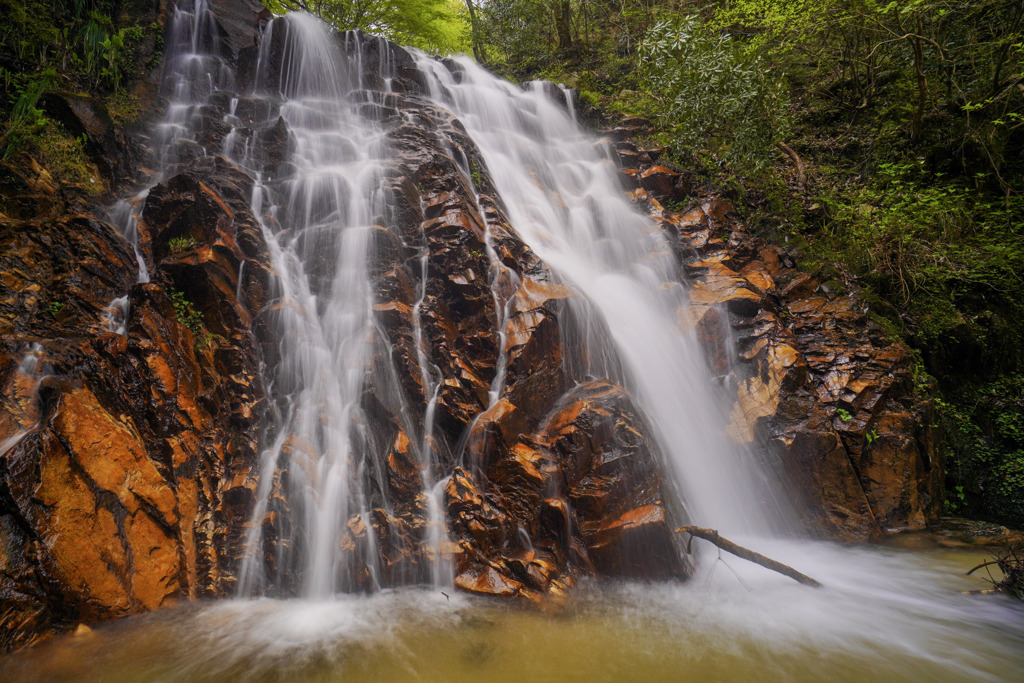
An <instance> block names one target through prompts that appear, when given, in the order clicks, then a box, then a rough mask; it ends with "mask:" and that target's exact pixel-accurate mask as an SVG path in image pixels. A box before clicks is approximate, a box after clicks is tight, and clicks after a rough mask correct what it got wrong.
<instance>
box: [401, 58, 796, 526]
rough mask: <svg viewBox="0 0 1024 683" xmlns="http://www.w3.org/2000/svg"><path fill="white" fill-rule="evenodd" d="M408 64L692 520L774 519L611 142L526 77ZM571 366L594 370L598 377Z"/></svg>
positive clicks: (670, 260)
mask: <svg viewBox="0 0 1024 683" xmlns="http://www.w3.org/2000/svg"><path fill="white" fill-rule="evenodd" d="M416 57H417V62H418V64H419V67H420V69H421V70H422V72H423V73H424V74H425V75H426V77H427V83H428V87H429V90H430V94H431V97H432V98H433V99H434V101H435V102H436V103H437V104H439V105H440V106H444V107H450V108H451V109H452V111H453V112H454V113H455V114H456V115H457V116H458V117H459V119H460V120H461V121H462V122H463V124H465V126H466V129H467V131H468V132H469V134H470V136H471V137H472V138H473V140H474V142H475V143H476V145H477V146H478V148H479V149H480V151H481V153H482V155H483V157H484V159H485V161H486V163H487V167H488V169H489V170H490V173H491V176H492V179H493V181H494V184H495V185H496V187H497V189H498V192H499V194H500V195H501V197H502V198H503V199H504V202H505V205H506V207H507V208H508V212H509V217H510V219H511V221H512V224H513V226H514V227H515V228H516V230H517V231H518V232H519V234H520V235H521V236H522V237H523V239H524V241H525V242H526V243H527V244H528V245H529V246H530V247H531V248H532V249H533V250H534V251H535V252H536V253H537V254H538V255H539V256H540V257H541V259H543V260H544V262H545V263H546V264H547V265H548V266H549V267H551V269H552V270H553V271H555V272H556V273H557V274H558V275H560V276H561V277H562V278H564V279H565V280H566V281H568V282H569V283H571V284H572V285H573V286H574V287H575V288H576V289H577V290H578V291H579V292H580V293H582V295H583V297H584V299H585V305H584V306H582V307H580V310H577V311H576V317H577V318H579V319H581V320H582V321H583V325H582V326H583V328H584V329H589V330H597V331H599V332H600V331H605V330H606V331H607V333H608V334H610V336H611V341H612V345H613V350H612V355H614V356H615V357H616V358H617V360H618V361H619V363H621V365H622V366H624V368H625V369H626V374H627V378H626V382H627V385H628V386H630V387H631V389H632V390H633V392H634V394H635V396H636V397H637V399H638V401H639V403H640V405H641V406H642V408H643V410H644V412H645V413H646V414H647V416H648V419H649V420H650V421H651V423H652V425H653V426H654V428H655V430H656V432H657V435H658V437H659V439H658V440H659V442H660V445H661V447H662V450H663V452H664V453H665V454H666V455H667V457H668V461H669V464H670V466H671V468H672V471H673V473H674V475H675V477H676V481H677V483H678V484H679V486H680V488H681V490H682V494H683V498H684V500H685V504H686V507H687V509H688V512H689V515H690V517H691V518H692V519H693V521H694V522H695V523H698V524H703V525H706V526H713V527H715V528H719V529H722V530H725V531H730V532H750V531H763V530H766V529H768V528H771V526H772V525H775V524H778V523H779V521H780V515H782V514H783V513H782V510H783V507H782V506H781V505H779V504H778V502H777V501H775V500H773V499H770V497H769V496H770V494H769V492H770V490H771V489H770V488H766V487H765V486H764V485H763V484H762V483H761V481H760V478H759V476H758V472H757V470H756V467H754V466H753V464H752V462H751V461H750V458H749V457H747V454H745V453H743V452H741V451H739V450H738V449H735V448H731V447H730V446H729V444H728V443H727V442H726V441H725V439H724V438H722V437H723V434H724V427H725V421H724V420H723V415H724V411H723V410H722V405H721V402H720V398H719V397H717V396H716V395H715V391H714V387H713V385H712V383H711V378H710V376H709V374H708V372H707V370H706V366H705V363H704V359H703V355H702V352H701V349H700V345H699V342H698V341H697V339H696V337H695V335H694V334H693V333H692V332H686V331H684V330H683V329H682V326H681V320H684V319H685V315H686V311H687V310H688V302H687V295H686V290H685V288H684V287H682V286H680V282H681V279H682V278H681V275H680V273H679V271H678V267H677V266H676V263H675V259H674V257H673V255H672V251H671V249H670V247H669V245H668V243H667V241H666V240H665V238H664V236H663V235H662V234H661V233H660V231H659V230H658V229H657V228H656V227H655V226H654V225H653V224H652V223H651V221H650V219H648V218H647V217H645V216H642V215H640V214H639V213H638V211H637V210H636V209H635V208H634V207H633V206H632V205H631V204H630V203H629V202H628V200H627V199H626V197H625V194H624V192H623V191H622V190H621V188H620V186H619V182H618V179H617V167H616V165H615V163H614V162H613V152H611V150H610V148H608V147H607V146H605V145H602V144H600V143H598V142H597V141H595V140H594V139H593V138H592V137H591V136H590V135H588V134H587V133H585V132H584V131H583V130H582V129H581V128H580V127H579V126H578V124H577V123H576V122H575V121H574V120H573V118H572V110H571V106H572V105H571V97H569V95H568V93H565V94H564V95H563V97H564V98H565V99H564V102H568V103H569V104H568V107H569V109H568V111H567V109H566V104H564V103H560V102H556V101H555V99H553V98H552V97H550V96H549V95H548V93H547V90H546V89H545V88H544V87H543V86H542V85H541V84H539V83H538V84H534V85H533V86H532V87H530V88H528V89H526V90H523V89H520V88H517V87H515V86H513V85H512V84H510V83H508V82H506V81H502V80H500V79H498V78H495V77H494V76H493V75H491V74H490V73H488V72H487V71H485V70H484V69H482V68H481V67H479V66H478V65H476V63H475V62H473V61H472V60H471V59H469V58H465V57H463V58H459V59H457V60H456V64H457V70H456V71H455V72H453V70H450V69H449V68H447V67H445V66H444V65H442V64H441V63H440V62H438V61H436V60H434V59H432V58H430V57H429V56H427V55H426V54H424V53H417V55H416ZM455 73H457V77H456V75H455ZM590 316H597V319H596V320H588V318H589V317H590ZM570 343H572V344H590V345H600V344H601V340H600V339H595V338H593V337H592V338H591V339H576V340H570ZM584 372H585V374H590V375H594V376H606V375H608V373H609V369H608V368H607V367H590V368H586V369H585V370H584Z"/></svg>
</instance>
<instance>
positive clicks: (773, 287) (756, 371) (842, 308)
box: [608, 121, 942, 539]
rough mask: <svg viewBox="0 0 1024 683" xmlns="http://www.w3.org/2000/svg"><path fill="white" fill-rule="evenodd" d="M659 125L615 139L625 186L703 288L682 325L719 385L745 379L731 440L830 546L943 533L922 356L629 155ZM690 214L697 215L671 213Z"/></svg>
mask: <svg viewBox="0 0 1024 683" xmlns="http://www.w3.org/2000/svg"><path fill="white" fill-rule="evenodd" d="M647 125H649V124H647V123H646V122H644V121H633V122H626V123H625V124H624V125H622V126H620V127H619V128H617V129H615V130H612V131H608V134H609V135H610V136H612V137H613V139H615V140H617V142H616V148H617V150H618V153H619V155H620V158H621V159H622V161H623V166H624V168H623V171H622V173H623V176H624V184H625V185H626V187H627V188H628V190H629V191H630V192H631V194H632V196H633V198H634V200H635V201H636V202H637V203H638V204H640V205H641V206H643V207H644V208H645V209H646V210H647V211H648V212H649V213H650V214H651V216H652V217H653V218H654V219H655V220H657V221H659V223H660V225H661V227H662V229H663V230H664V231H665V233H666V234H667V235H669V236H670V239H671V240H672V244H673V248H674V250H675V252H676V256H677V258H678V259H679V261H680V263H681V264H683V266H684V267H685V269H686V271H687V273H688V274H689V275H690V277H691V278H692V285H693V290H692V307H691V310H689V311H686V312H685V313H684V314H683V315H682V317H683V319H684V324H685V325H692V326H694V327H696V330H697V333H698V335H699V336H700V338H701V339H702V340H704V344H705V348H706V350H707V352H708V363H709V365H710V366H711V369H712V372H714V373H716V374H723V373H726V372H732V373H733V375H734V376H735V378H736V380H737V387H736V394H735V395H736V398H735V401H734V403H733V408H732V414H731V416H730V426H729V430H730V433H731V435H732V436H733V437H734V438H735V439H736V440H737V441H739V442H740V443H746V444H750V445H751V446H752V447H754V448H755V449H757V450H761V451H763V453H764V458H765V461H766V465H767V466H768V467H769V468H770V469H771V470H773V471H775V472H777V474H778V475H779V478H780V479H781V480H782V481H784V482H786V484H787V486H788V493H789V496H790V497H791V498H792V499H793V501H794V502H795V504H796V507H797V510H798V512H799V513H800V514H801V515H802V516H803V518H804V519H805V520H806V521H807V522H808V524H809V525H810V527H811V528H812V529H814V530H816V532H817V533H819V534H821V535H824V536H826V537H837V536H838V537H843V538H856V539H868V538H873V537H877V536H878V535H880V534H885V533H892V532H896V531H904V530H909V529H921V528H923V527H924V526H925V524H926V523H928V522H932V521H935V520H936V519H937V518H938V516H939V514H940V512H941V505H942V501H941V498H942V466H941V465H942V464H941V461H940V459H939V455H938V453H937V450H936V442H937V439H936V435H935V433H934V427H933V426H932V424H933V422H934V420H933V419H932V414H931V406H930V404H929V402H927V401H925V400H923V399H921V398H919V397H918V396H916V395H915V391H914V386H913V368H914V359H913V355H912V354H911V352H910V350H909V349H908V348H907V347H906V346H904V345H903V344H900V343H896V342H893V341H891V340H890V339H888V338H887V337H886V335H885V333H884V332H883V331H882V330H881V329H880V328H879V327H878V326H877V325H875V324H874V323H872V322H870V320H869V319H868V316H867V307H866V305H865V304H864V303H863V302H862V301H860V300H859V299H858V298H857V297H856V295H848V296H840V295H838V294H836V293H834V292H832V291H829V289H828V288H827V287H823V286H822V285H821V283H820V282H819V281H818V280H817V279H816V278H815V277H814V276H812V275H810V274H808V273H806V272H803V271H801V270H799V269H798V268H797V263H796V259H795V258H794V257H793V256H791V255H790V254H789V253H788V252H787V251H786V250H785V249H784V248H782V247H779V246H776V245H772V244H767V243H765V242H764V241H762V240H759V239H757V238H755V237H754V236H752V235H751V234H750V233H749V232H748V231H747V230H746V228H745V227H744V225H743V223H742V222H741V221H740V220H739V218H738V216H737V215H736V213H735V211H734V209H733V207H732V206H731V205H730V204H729V203H728V202H727V201H725V200H723V199H721V198H719V197H718V196H715V195H709V196H706V197H702V198H698V199H696V201H694V199H692V198H691V194H692V187H691V181H690V179H689V178H688V177H687V176H686V175H685V174H680V173H677V172H676V171H673V170H671V169H669V168H666V167H665V166H660V165H658V163H657V156H658V151H657V150H642V149H639V148H638V147H637V146H636V144H634V143H633V142H631V139H632V138H635V137H636V136H637V134H639V133H642V132H643V130H644V127H645V126H647ZM680 201H682V202H685V203H687V204H689V206H690V207H692V208H690V209H689V210H686V211H682V212H678V213H677V212H674V211H668V210H666V209H665V208H664V206H663V205H662V204H661V202H666V203H670V204H673V205H678V204H679V203H680ZM729 336H732V337H734V338H735V339H736V341H737V344H736V346H735V352H733V351H732V347H730V345H728V344H727V343H725V339H726V338H727V337H729Z"/></svg>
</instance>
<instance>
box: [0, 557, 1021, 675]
mask: <svg viewBox="0 0 1024 683" xmlns="http://www.w3.org/2000/svg"><path fill="white" fill-rule="evenodd" d="M738 540H739V539H738ZM747 544H748V545H751V546H754V547H756V548H757V549H758V550H761V551H762V552H765V553H766V554H769V555H771V556H773V557H775V558H777V559H779V560H781V561H784V562H787V563H788V564H791V565H793V566H794V567H795V568H797V569H799V570H801V571H803V572H805V573H807V574H809V575H811V576H813V577H814V578H816V579H818V580H819V581H821V582H822V583H823V584H824V587H823V588H820V589H814V588H808V587H806V586H802V585H799V584H797V583H795V582H793V581H791V580H789V579H786V578H784V577H782V576H779V575H777V574H773V573H770V572H768V571H766V570H764V569H762V568H760V567H758V566H755V565H752V564H749V563H746V562H744V561H742V560H739V559H737V558H733V557H731V556H723V558H722V559H721V560H719V559H718V556H717V551H715V550H714V549H710V550H708V551H706V552H704V553H703V559H702V563H701V568H700V571H699V573H698V575H697V577H696V578H695V579H694V580H693V581H691V582H689V583H686V584H666V583H625V584H609V583H602V584H593V585H588V586H584V587H583V589H581V590H580V591H578V592H577V593H576V594H575V595H574V597H573V599H572V600H571V601H570V603H569V604H567V605H565V606H563V607H561V608H559V609H557V610H553V611H547V612H542V611H538V610H535V609H522V608H515V607H510V606H507V605H504V604H501V603H495V602H493V601H490V600H484V599H480V598H473V597H469V596H465V595H461V594H458V593H454V592H450V591H448V592H449V596H445V595H444V594H442V593H441V592H439V591H434V590H428V589H403V590H392V591H385V592H383V593H380V594H377V595H374V596H371V597H354V596H343V597H338V598H336V599H332V600H328V601H322V602H306V601H297V600H295V601H277V600H248V601H222V602H215V603H206V604H191V605H186V606H183V607H180V608H174V609H168V610H164V611H162V612H159V613H155V614H148V615H142V616H138V617H132V618H129V619H124V620H121V621H118V622H116V623H112V624H108V625H105V626H102V627H98V628H96V629H95V630H94V631H92V632H91V633H88V634H85V635H80V636H66V637H62V638H56V639H53V640H50V641H47V642H45V643H43V644H41V645H40V646H37V647H35V648H32V649H30V650H27V651H25V652H22V653H18V654H16V655H13V656H10V657H7V658H6V659H4V660H0V672H3V675H2V676H0V678H4V679H5V680H12V681H82V682H90V681H119V682H120V681H162V682H177V681H190V682H191V681H399V680H401V681H406V680H415V681H626V680H630V681H683V680H693V681H750V680H757V681H978V680H982V681H984V680H991V681H1016V680H1020V677H1021V675H1022V672H1024V603H1020V602H1017V601H1014V600H1011V599H1009V598H1006V597H1003V596H976V595H975V596H968V595H961V594H960V593H959V591H961V590H966V589H972V588H983V587H985V584H984V583H983V582H981V581H980V580H978V579H974V578H969V577H965V576H964V572H965V571H966V570H967V569H968V568H969V567H971V566H973V564H975V563H977V562H978V561H980V560H981V559H984V558H985V557H986V555H985V554H984V553H982V552H980V551H963V550H957V551H953V550H941V551H940V550H928V551H921V550H903V549H894V548H878V547H852V548H851V547H843V546H839V545H835V544H829V543H809V542H791V541H790V542H785V541H771V542H764V541H762V542H760V543H754V542H750V543H747Z"/></svg>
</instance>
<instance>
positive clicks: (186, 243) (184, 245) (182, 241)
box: [167, 235, 196, 254]
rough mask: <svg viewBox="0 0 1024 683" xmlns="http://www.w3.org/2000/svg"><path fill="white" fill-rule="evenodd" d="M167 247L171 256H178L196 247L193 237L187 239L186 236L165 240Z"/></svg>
mask: <svg viewBox="0 0 1024 683" xmlns="http://www.w3.org/2000/svg"><path fill="white" fill-rule="evenodd" d="M167 246H168V247H169V248H170V250H171V253H172V254H179V253H181V252H183V251H188V250H189V249H191V248H192V247H194V246H196V240H195V238H194V237H189V236H187V235H185V236H181V237H172V238H171V239H169V240H167Z"/></svg>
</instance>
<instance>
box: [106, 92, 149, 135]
mask: <svg viewBox="0 0 1024 683" xmlns="http://www.w3.org/2000/svg"><path fill="white" fill-rule="evenodd" d="M107 113H108V114H110V120H111V121H113V122H114V125H117V126H121V127H124V126H128V125H131V124H133V123H137V122H138V121H140V120H141V119H142V117H143V115H144V114H145V109H144V107H143V106H142V98H141V97H140V96H139V94H138V93H137V92H136V91H134V90H131V91H129V90H119V91H118V92H115V93H114V94H113V95H111V96H110V97H108V98H107Z"/></svg>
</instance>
